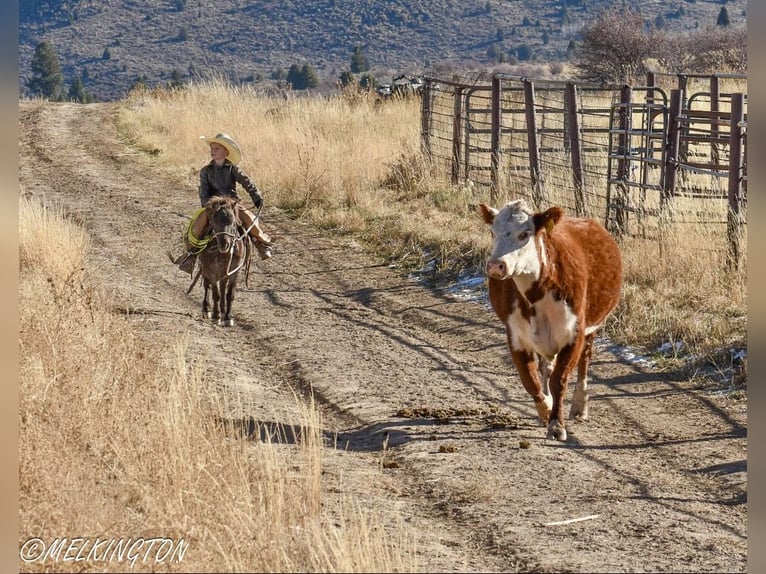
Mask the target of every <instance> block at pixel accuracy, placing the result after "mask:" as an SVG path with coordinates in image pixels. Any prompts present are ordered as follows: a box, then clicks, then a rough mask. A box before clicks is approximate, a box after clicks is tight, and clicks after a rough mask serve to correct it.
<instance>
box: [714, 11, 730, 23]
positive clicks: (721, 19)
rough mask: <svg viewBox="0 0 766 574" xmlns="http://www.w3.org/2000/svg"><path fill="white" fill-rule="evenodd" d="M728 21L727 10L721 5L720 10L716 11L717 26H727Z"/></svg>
mask: <svg viewBox="0 0 766 574" xmlns="http://www.w3.org/2000/svg"><path fill="white" fill-rule="evenodd" d="M730 23H731V22H730V21H729V11H728V10H727V9H726V6H722V7H721V11H720V12H719V13H718V20H717V21H716V24H717V25H718V26H728V25H729V24H730Z"/></svg>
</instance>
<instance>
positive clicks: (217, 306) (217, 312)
mask: <svg viewBox="0 0 766 574" xmlns="http://www.w3.org/2000/svg"><path fill="white" fill-rule="evenodd" d="M212 289H213V315H212V316H211V317H210V318H211V319H212V320H213V321H215V322H216V323H217V322H218V321H219V319H220V318H221V289H220V287H219V284H218V283H215V284H213V285H212Z"/></svg>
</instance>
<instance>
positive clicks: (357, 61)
mask: <svg viewBox="0 0 766 574" xmlns="http://www.w3.org/2000/svg"><path fill="white" fill-rule="evenodd" d="M369 69H370V65H369V63H368V62H367V56H366V55H365V53H364V52H363V51H362V47H361V46H354V53H353V54H352V55H351V72H353V73H354V74H361V73H362V72H366V71H367V70H369Z"/></svg>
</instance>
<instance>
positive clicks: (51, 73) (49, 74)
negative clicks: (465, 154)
mask: <svg viewBox="0 0 766 574" xmlns="http://www.w3.org/2000/svg"><path fill="white" fill-rule="evenodd" d="M30 67H31V70H32V77H31V78H30V80H29V81H28V82H27V89H28V90H29V91H30V93H31V94H32V95H33V96H42V97H44V98H47V99H49V100H53V101H58V100H61V98H62V95H63V89H64V74H62V73H61V66H60V65H59V59H58V56H57V55H56V52H55V50H54V49H53V46H51V45H50V44H49V43H48V42H40V43H39V44H37V46H36V47H35V53H34V55H33V56H32V62H31V66H30Z"/></svg>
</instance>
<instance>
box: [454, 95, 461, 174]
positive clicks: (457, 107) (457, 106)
mask: <svg viewBox="0 0 766 574" xmlns="http://www.w3.org/2000/svg"><path fill="white" fill-rule="evenodd" d="M453 104H454V106H453V110H452V184H453V185H457V184H458V183H459V181H460V144H461V142H462V136H463V131H462V130H461V129H460V128H461V126H462V124H463V88H462V87H460V86H455V94H454V101H453Z"/></svg>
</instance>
